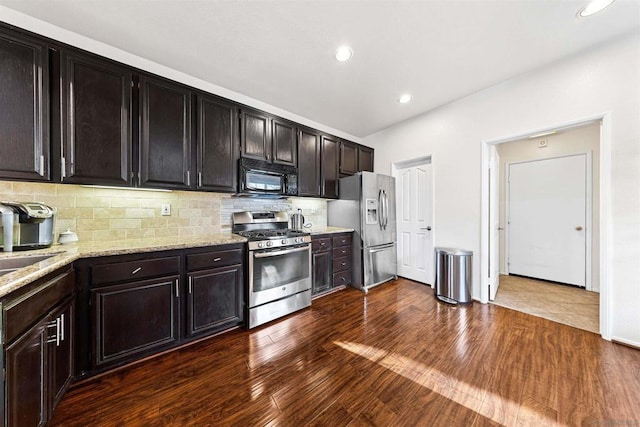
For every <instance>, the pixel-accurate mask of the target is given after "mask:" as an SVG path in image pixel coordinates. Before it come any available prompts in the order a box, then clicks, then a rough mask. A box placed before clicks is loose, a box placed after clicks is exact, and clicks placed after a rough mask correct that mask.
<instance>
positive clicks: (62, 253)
mask: <svg viewBox="0 0 640 427" xmlns="http://www.w3.org/2000/svg"><path fill="white" fill-rule="evenodd" d="M246 241H247V239H245V238H244V237H240V236H237V235H235V234H231V233H218V234H213V235H207V236H194V237H163V238H155V239H139V240H126V241H124V240H119V241H112V242H90V243H87V242H78V243H73V244H69V245H60V244H55V245H53V246H51V247H50V248H47V249H39V250H33V251H18V252H0V259H3V258H9V257H30V256H42V255H51V257H50V258H47V259H45V260H42V261H39V262H36V263H33V264H31V265H29V266H27V267H23V268H20V269H18V270H16V271H13V272H11V273H8V274H4V275H2V276H0V297H4V296H5V295H7V294H9V293H10V292H13V291H15V290H16V289H19V288H20V287H22V286H24V285H27V284H29V283H31V282H33V281H34V280H36V279H39V278H41V277H43V276H45V275H47V274H49V273H51V272H53V271H55V270H57V269H58V268H61V267H64V266H65V265H67V264H70V263H72V262H74V261H75V260H77V259H80V258H92V257H99V256H109V255H124V254H134V253H142V252H155V251H166V250H172V249H188V248H196V247H203V246H215V245H225V244H233V243H244V242H246Z"/></svg>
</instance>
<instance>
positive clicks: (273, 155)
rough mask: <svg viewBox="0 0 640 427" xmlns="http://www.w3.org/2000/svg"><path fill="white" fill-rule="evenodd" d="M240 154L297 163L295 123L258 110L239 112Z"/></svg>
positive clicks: (279, 161) (252, 157)
mask: <svg viewBox="0 0 640 427" xmlns="http://www.w3.org/2000/svg"><path fill="white" fill-rule="evenodd" d="M240 147H241V155H242V157H247V158H251V159H257V160H264V161H266V162H271V163H278V164H282V165H289V166H296V165H297V152H298V144H297V139H296V124H295V123H292V122H289V121H287V120H284V119H280V118H277V117H274V116H271V115H270V114H267V113H264V112H262V111H258V110H252V109H248V108H243V109H242V110H241V113H240Z"/></svg>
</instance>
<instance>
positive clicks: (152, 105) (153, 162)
mask: <svg viewBox="0 0 640 427" xmlns="http://www.w3.org/2000/svg"><path fill="white" fill-rule="evenodd" d="M139 90H140V97H139V102H140V107H139V108H140V161H139V171H140V172H139V173H140V182H139V185H140V186H141V187H156V188H171V189H178V190H180V189H188V188H190V187H191V183H192V176H191V174H192V172H193V171H191V108H192V106H191V98H192V93H191V90H190V89H189V88H187V87H185V86H182V85H179V84H177V83H173V82H171V81H169V80H165V79H160V78H156V77H151V76H146V75H143V76H141V77H140V83H139Z"/></svg>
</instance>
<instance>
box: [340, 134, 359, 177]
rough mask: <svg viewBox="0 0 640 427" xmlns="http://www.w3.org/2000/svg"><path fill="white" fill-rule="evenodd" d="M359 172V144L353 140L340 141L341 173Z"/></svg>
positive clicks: (351, 173)
mask: <svg viewBox="0 0 640 427" xmlns="http://www.w3.org/2000/svg"><path fill="white" fill-rule="evenodd" d="M356 172H358V146H357V145H356V144H354V143H352V142H348V141H340V174H341V175H353V174H354V173H356Z"/></svg>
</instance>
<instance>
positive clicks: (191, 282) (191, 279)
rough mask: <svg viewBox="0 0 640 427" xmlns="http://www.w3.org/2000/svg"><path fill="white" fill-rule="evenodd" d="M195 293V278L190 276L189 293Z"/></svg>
mask: <svg viewBox="0 0 640 427" xmlns="http://www.w3.org/2000/svg"><path fill="white" fill-rule="evenodd" d="M192 292H193V277H191V276H189V293H190V294H191V293H192Z"/></svg>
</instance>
